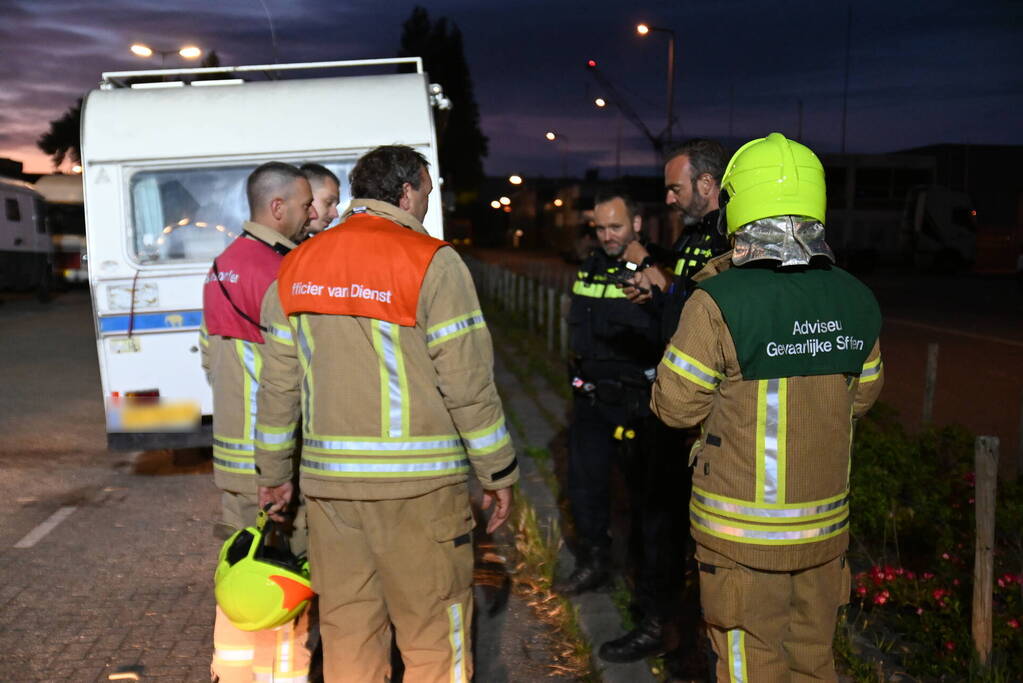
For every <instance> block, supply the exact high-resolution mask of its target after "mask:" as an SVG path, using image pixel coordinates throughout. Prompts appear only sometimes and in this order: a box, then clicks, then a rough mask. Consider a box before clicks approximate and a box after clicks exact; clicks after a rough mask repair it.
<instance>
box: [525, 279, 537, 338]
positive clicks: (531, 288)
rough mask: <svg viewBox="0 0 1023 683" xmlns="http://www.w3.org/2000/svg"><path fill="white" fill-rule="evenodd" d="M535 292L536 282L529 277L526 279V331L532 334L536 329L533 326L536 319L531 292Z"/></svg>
mask: <svg viewBox="0 0 1023 683" xmlns="http://www.w3.org/2000/svg"><path fill="white" fill-rule="evenodd" d="M535 291H536V280H534V279H533V278H531V277H527V278H526V329H527V330H529V331H530V332H532V331H533V330H535V329H536V328H535V327H534V325H533V322H534V320H535V319H536V297H535V296H533V292H535Z"/></svg>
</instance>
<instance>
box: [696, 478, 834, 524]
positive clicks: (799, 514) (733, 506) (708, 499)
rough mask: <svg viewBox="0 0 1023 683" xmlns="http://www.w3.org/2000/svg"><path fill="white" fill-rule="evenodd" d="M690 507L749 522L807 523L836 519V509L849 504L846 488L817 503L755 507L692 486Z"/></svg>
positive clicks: (748, 503)
mask: <svg viewBox="0 0 1023 683" xmlns="http://www.w3.org/2000/svg"><path fill="white" fill-rule="evenodd" d="M693 504H694V505H696V506H697V507H700V508H704V509H706V511H707V512H708V513H711V514H714V513H718V514H720V513H722V512H723V513H726V514H727V515H728V516H729V517H737V518H739V519H750V520H752V521H756V520H757V519H758V518H767V519H780V520H787V521H799V520H802V521H810V520H811V519H813V518H815V517H821V516H823V515H828V516H831V517H833V516H835V514H836V510H838V509H839V508H843V507H847V506H848V505H849V491H848V489H847V490H846V491H845V492H843V493H842V494H840V495H839V496H836V497H834V498H826V499H824V500H818V501H807V502H805V503H797V504H793V505H771V506H767V505H756V504H755V503H751V502H748V501H739V500H735V499H731V498H725V497H724V496H715V495H713V494H709V493H707V492H706V491H702V490H700V489H699V488H697V487H695V486H694V487H693Z"/></svg>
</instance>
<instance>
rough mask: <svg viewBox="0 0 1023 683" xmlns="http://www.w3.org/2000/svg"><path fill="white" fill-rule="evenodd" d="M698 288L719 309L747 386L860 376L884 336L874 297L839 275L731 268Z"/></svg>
mask: <svg viewBox="0 0 1023 683" xmlns="http://www.w3.org/2000/svg"><path fill="white" fill-rule="evenodd" d="M699 286H700V288H701V289H703V290H704V291H706V292H707V293H708V294H710V296H711V297H712V298H713V299H714V302H715V303H716V304H717V305H718V308H720V309H721V314H722V317H723V318H724V320H725V324H726V325H727V326H728V330H729V332H730V333H731V335H732V341H733V342H734V344H735V352H736V357H737V358H738V361H739V367H740V369H741V371H742V376H743V379H746V380H753V379H775V378H779V377H797V376H804V375H833V374H850V375H857V374H859V373H860V371H861V370H862V369H863V363H864V361H865V360H866V359H867V355H868V354H869V353H870V350H871V349H872V348H873V346H874V342H875V341H877V337H878V335H879V334H880V331H881V312H880V310H879V309H878V306H877V301H876V300H875V299H874V295H873V294H872V293H871V292H870V290H869V289H867V287H866V286H865V285H863V284H862V283H861V282H860V281H859V280H857V279H856V278H854V277H853V276H851V275H849V274H848V273H846V272H845V271H844V270H842V269H840V268H836V267H829V268H808V269H806V270H775V269H767V268H757V267H753V268H750V267H746V268H731V269H729V270H726V271H724V272H723V273H720V274H719V275H716V276H714V277H712V278H709V279H707V280H704V281H703V282H701V283H700V285H699Z"/></svg>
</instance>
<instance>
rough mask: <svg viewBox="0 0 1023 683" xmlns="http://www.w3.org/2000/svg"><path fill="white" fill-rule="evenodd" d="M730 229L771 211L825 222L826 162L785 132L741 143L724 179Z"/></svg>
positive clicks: (725, 202) (726, 213) (774, 213)
mask: <svg viewBox="0 0 1023 683" xmlns="http://www.w3.org/2000/svg"><path fill="white" fill-rule="evenodd" d="M721 190H722V198H721V199H722V206H723V207H724V214H725V219H726V221H727V225H728V234H729V235H731V234H732V233H734V232H735V231H736V230H738V229H739V228H741V227H742V226H744V225H746V224H747V223H752V222H753V221H756V220H760V219H761V218H770V217H772V216H809V217H810V218H814V219H816V220H818V221H820V223H821V224H822V225H823V224H824V212H825V208H826V206H827V201H826V195H825V188H824V167H823V166H821V162H820V160H819V159H818V158H817V155H815V154H814V153H813V152H812V151H810V148H809V147H806V146H805V145H801V144H799V143H798V142H795V141H793V140H789V139H787V138H786V137H785V136H784V135H782V134H781V133H771V134H770V135H768V136H767V137H766V138H758V139H756V140H751V141H749V142H747V143H746V144H745V145H743V146H742V147H740V148H739V151H737V152H736V153H735V154H734V155H733V156H732V159H731V161H729V162H728V166H727V167H726V168H725V173H724V175H723V176H722V178H721Z"/></svg>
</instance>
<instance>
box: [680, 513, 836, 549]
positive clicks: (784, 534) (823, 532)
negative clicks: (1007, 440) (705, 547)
mask: <svg viewBox="0 0 1023 683" xmlns="http://www.w3.org/2000/svg"><path fill="white" fill-rule="evenodd" d="M689 520H690V521H691V522H692V524H693V526H694V527H695V528H696V529H698V530H700V531H704V532H706V533H708V534H710V535H711V536H716V537H718V538H723V539H726V540H729V541H735V542H737V543H753V544H757V545H796V544H798V543H811V542H814V541H822V540H824V539H826V538H830V537H832V536H836V535H838V534H839V533H841V532H842V531H844V530H845V528H846V527H847V526H849V510H848V509H845V510H843V511H842V512H841V514H840V515H839V517H837V518H832V519H829V520H828V522H829V523H828V524H826V525H823V526H822V525H820V524H819V523H818V524H800V525H793V526H788V525H784V526H783V525H781V524H774V525H766V524H746V523H742V522H738V521H734V520H726V519H721V520H720V521H715V520H712V519H710V517H707V516H704V515H703V514H701V511H700V510H699V509H695V508H694V507H693V506H690V508H689Z"/></svg>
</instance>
